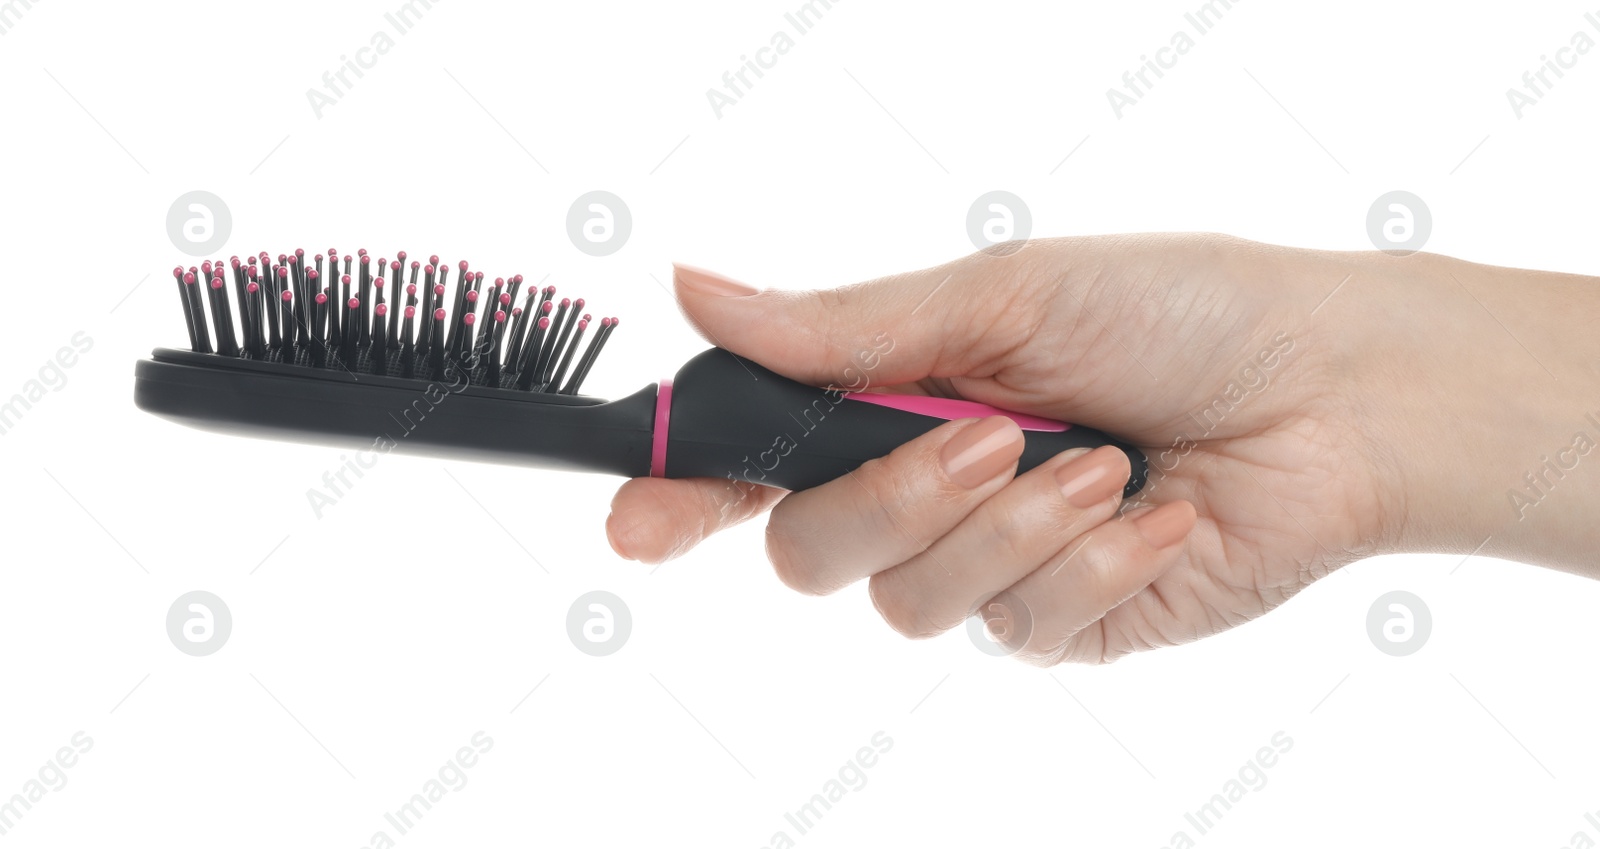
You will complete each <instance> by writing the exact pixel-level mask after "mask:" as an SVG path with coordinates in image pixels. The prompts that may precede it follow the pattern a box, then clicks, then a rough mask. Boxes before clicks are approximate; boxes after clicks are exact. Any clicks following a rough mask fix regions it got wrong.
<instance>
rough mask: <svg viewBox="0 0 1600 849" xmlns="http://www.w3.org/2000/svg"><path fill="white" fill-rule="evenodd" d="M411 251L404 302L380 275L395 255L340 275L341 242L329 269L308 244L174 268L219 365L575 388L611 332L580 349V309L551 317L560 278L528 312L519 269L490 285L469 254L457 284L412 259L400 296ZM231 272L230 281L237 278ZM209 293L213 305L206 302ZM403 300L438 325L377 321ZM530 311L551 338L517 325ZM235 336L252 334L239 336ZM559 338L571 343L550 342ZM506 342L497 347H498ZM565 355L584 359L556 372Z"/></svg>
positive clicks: (399, 259) (192, 327) (201, 341)
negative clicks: (522, 304) (311, 255)
mask: <svg viewBox="0 0 1600 849" xmlns="http://www.w3.org/2000/svg"><path fill="white" fill-rule="evenodd" d="M407 256H408V254H407V253H406V252H405V251H399V252H396V253H395V257H396V260H395V262H394V263H393V266H392V267H393V270H394V274H395V278H394V289H393V292H394V295H393V297H395V298H396V299H399V300H401V301H403V303H395V304H390V303H388V302H387V301H386V299H385V294H386V293H385V289H384V283H385V281H384V278H383V276H382V275H383V272H384V270H385V269H386V268H388V267H390V266H389V261H388V260H387V259H384V258H380V259H378V263H377V266H378V270H377V274H376V275H375V276H372V277H370V278H369V277H368V274H370V273H371V272H370V271H369V269H370V264H371V262H372V257H371V256H370V255H368V254H367V252H366V250H364V249H363V250H360V251H358V252H357V253H356V255H355V256H350V255H346V256H345V257H344V258H343V259H344V269H345V271H349V270H350V269H351V267H352V264H354V265H355V266H356V267H357V268H359V269H360V273H359V279H358V280H352V279H351V275H350V274H349V273H340V267H339V262H340V256H339V254H338V253H337V252H336V251H333V250H329V251H328V255H327V261H328V270H327V273H326V274H323V273H322V271H321V267H322V260H323V257H322V256H321V255H318V256H317V257H316V263H315V265H316V268H308V267H307V263H306V261H305V252H304V251H303V250H300V249H296V250H295V251H294V253H292V254H279V255H278V258H277V261H276V262H274V261H273V259H272V256H271V254H269V253H266V252H262V253H260V254H258V255H257V256H251V257H247V258H246V261H245V262H243V263H241V262H240V261H239V260H238V259H237V258H235V259H233V260H231V264H229V265H224V264H223V263H221V262H220V261H219V262H218V263H216V264H214V265H213V264H212V263H211V262H209V261H208V262H205V263H202V265H201V268H199V269H193V268H191V269H189V270H188V271H185V270H184V269H183V267H182V266H179V267H177V268H175V269H173V276H174V278H175V279H176V280H177V281H178V293H179V295H180V296H181V297H182V299H183V307H184V309H183V313H182V314H183V317H184V320H185V322H186V323H187V325H188V327H187V329H188V331H189V341H190V349H191V350H192V351H193V352H194V353H195V354H200V355H206V356H209V357H213V358H216V360H218V361H225V360H230V359H232V360H243V361H247V362H252V363H257V364H261V365H264V366H270V367H273V368H274V370H278V371H281V372H282V373H283V374H285V375H296V374H298V375H301V376H307V377H309V376H312V375H313V373H315V372H327V373H335V374H341V375H347V376H349V377H351V378H356V379H360V378H361V377H363V376H366V375H374V376H384V377H389V378H394V377H396V376H399V377H400V378H401V379H413V380H418V381H428V380H442V379H446V378H447V377H449V376H451V375H460V376H461V378H462V379H464V381H465V383H466V385H468V386H474V387H484V388H487V389H505V390H512V391H518V392H526V393H533V394H542V395H568V396H575V395H577V394H578V390H579V388H580V387H581V386H582V383H583V380H584V378H585V377H586V376H587V374H588V371H589V368H590V367H592V366H593V364H594V359H595V357H596V356H598V354H599V352H600V348H601V346H603V345H604V344H605V342H606V339H607V338H608V336H609V334H608V335H606V336H601V335H596V336H593V337H592V338H591V339H590V340H589V343H588V347H587V348H584V349H581V350H580V348H579V346H580V344H581V342H582V339H581V337H580V336H579V335H578V334H576V333H572V332H571V331H572V330H573V329H574V327H575V326H576V325H577V323H578V317H577V313H576V311H572V312H571V313H570V314H569V315H567V316H565V317H563V316H561V315H559V314H558V315H556V316H555V317H554V318H550V316H551V307H552V304H551V300H552V298H553V297H554V295H555V287H554V286H547V287H545V288H544V289H536V288H530V289H529V292H528V294H529V298H530V300H531V299H532V298H533V297H535V291H537V292H539V293H540V295H541V296H542V303H541V304H540V307H539V311H538V312H537V313H533V314H531V316H530V314H529V313H528V312H526V311H510V312H507V311H506V310H507V308H508V307H509V306H510V304H511V300H512V295H511V293H510V292H508V291H504V290H505V288H506V286H507V283H508V282H509V283H510V284H511V285H513V286H520V285H521V283H522V275H520V274H516V275H511V276H509V277H497V278H493V279H494V283H493V285H491V286H488V287H485V286H484V274H483V272H481V271H472V272H469V271H468V268H469V266H468V263H467V261H466V260H460V261H459V262H457V263H456V268H457V269H458V273H457V274H455V275H454V278H455V279H454V280H451V279H450V278H451V277H452V275H451V268H450V265H449V264H448V263H441V262H440V261H439V257H438V255H432V256H430V257H429V264H428V265H427V266H426V268H423V267H422V266H421V265H420V263H418V262H412V263H411V267H412V271H413V282H412V283H411V284H409V285H407V286H405V288H404V292H403V294H402V293H401V289H400V279H399V274H400V271H401V264H402V263H404V261H405V259H406V257H407ZM258 258H259V263H260V266H259V267H260V269H261V271H260V273H259V274H258V272H257V270H256V269H257V262H258ZM419 269H420V270H421V271H422V272H423V274H422V276H423V279H422V282H421V285H418V284H417V283H416V282H415V275H416V272H417V271H418V270H419ZM229 271H231V272H232V281H233V285H232V286H229V285H228V280H227V278H228V276H229V274H228V272H229ZM251 281H255V282H251ZM207 282H209V286H207V287H206V288H208V289H210V290H211V294H210V295H209V296H207V297H202V298H196V297H195V296H194V295H193V294H192V293H191V292H190V291H189V289H190V288H192V287H193V285H194V284H195V283H201V284H205V283H207ZM363 286H365V287H366V289H365V291H363ZM419 294H420V299H419ZM208 300H209V301H210V306H209V309H208V308H207V307H206V304H205V302H206V301H208ZM234 300H237V302H238V303H234V302H233V301H234ZM570 302H571V301H570V299H562V301H561V305H562V306H563V307H565V306H566V305H567V304H569V303H570ZM578 303H579V304H582V303H583V301H582V300H579V301H578ZM271 304H281V307H279V306H269V305H271ZM338 304H345V305H347V306H348V310H339V309H333V308H330V307H332V306H335V305H338ZM401 307H404V313H405V315H406V317H408V318H409V317H412V316H414V315H417V314H420V315H423V316H427V315H430V314H431V315H433V317H434V321H432V322H428V321H421V322H400V321H398V320H396V321H379V320H377V319H383V318H385V317H387V316H389V315H390V313H391V312H392V311H394V310H398V309H400V308H401ZM530 317H539V321H538V328H537V329H538V330H541V331H548V332H547V333H545V334H543V336H544V337H545V338H544V339H539V338H536V337H537V336H538V335H539V334H536V333H535V332H534V331H533V330H532V329H530V328H527V327H522V326H519V325H521V324H528V323H531V322H529V319H530ZM585 318H587V316H585ZM508 321H509V324H508V327H507V332H505V333H504V334H501V333H496V332H481V333H475V332H474V331H475V330H476V329H477V328H478V327H480V326H485V325H487V326H489V327H490V328H491V330H492V328H493V327H494V326H495V325H498V324H502V323H507V322H508ZM236 330H237V333H236ZM236 336H242V337H243V339H242V340H241V341H237V342H236V341H235V340H236ZM502 336H503V337H504V338H503V339H502V338H501V337H502ZM569 336H570V341H567V339H568V337H569ZM211 338H215V339H217V340H219V342H223V343H225V344H219V345H218V346H217V348H216V351H215V352H214V351H213V350H212V347H211V344H210V341H209V340H210V339H211ZM558 338H559V339H561V340H562V341H565V342H566V344H567V347H566V348H565V349H563V350H552V348H554V347H555V346H554V341H555V340H556V339H558ZM497 340H498V341H499V342H500V344H495V343H496V341H497ZM541 342H543V343H544V344H545V346H546V348H545V350H543V351H542V352H541V351H540V350H538V349H537V348H536V347H535V346H537V345H539V344H540V343H541ZM562 362H571V363H574V364H578V365H579V368H578V369H576V370H574V371H572V373H571V374H570V375H568V374H567V373H566V372H567V369H566V368H559V369H558V368H556V366H557V364H558V363H562ZM218 364H219V365H221V364H222V363H221V362H219V363H218Z"/></svg>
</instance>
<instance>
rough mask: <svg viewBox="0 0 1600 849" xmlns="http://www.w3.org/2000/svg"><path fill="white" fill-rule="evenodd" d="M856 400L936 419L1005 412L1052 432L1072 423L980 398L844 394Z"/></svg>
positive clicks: (1022, 423) (1033, 427)
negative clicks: (1034, 414) (990, 403)
mask: <svg viewBox="0 0 1600 849" xmlns="http://www.w3.org/2000/svg"><path fill="white" fill-rule="evenodd" d="M844 397H846V398H851V399H854V400H856V401H865V402H867V403H868V404H877V405H878V406H880V407H889V408H891V409H895V410H904V411H906V412H908V413H916V414H917V415H919V416H932V417H933V418H936V419H948V420H952V421H953V420H955V419H966V418H983V417H985V416H1005V417H1006V418H1008V419H1010V420H1012V421H1014V422H1016V423H1017V427H1020V428H1022V429H1023V430H1038V431H1046V432H1050V433H1060V432H1061V431H1063V430H1066V429H1067V428H1070V427H1072V425H1069V424H1067V423H1066V422H1058V421H1056V420H1055V419H1047V418H1044V417H1042V416H1030V415H1028V414H1027V413H1013V412H1011V411H1010V410H1002V409H1000V408H999V407H991V406H989V405H988V404H980V403H978V402H977V401H962V400H959V399H956V398H933V397H930V396H927V395H882V394H876V393H872V392H851V393H850V394H848V395H846V396H844Z"/></svg>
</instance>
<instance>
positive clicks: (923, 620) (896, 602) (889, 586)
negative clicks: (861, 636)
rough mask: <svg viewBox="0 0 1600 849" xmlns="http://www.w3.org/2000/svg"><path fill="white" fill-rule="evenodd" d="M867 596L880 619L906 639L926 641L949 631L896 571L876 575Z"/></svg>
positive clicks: (869, 586)
mask: <svg viewBox="0 0 1600 849" xmlns="http://www.w3.org/2000/svg"><path fill="white" fill-rule="evenodd" d="M867 594H868V595H869V596H870V597H871V598H872V606H873V607H875V608H877V610H878V615H879V616H882V617H883V621H885V622H887V623H888V624H889V627H890V628H893V629H894V630H895V632H896V633H898V634H900V635H901V636H902V637H907V638H909V639H913V640H925V639H927V638H929V637H935V636H938V635H939V634H942V633H944V631H945V630H946V629H945V628H943V627H940V626H939V625H938V624H937V623H935V622H934V621H933V620H932V619H931V618H929V616H928V613H927V609H926V608H925V607H923V606H922V605H921V604H919V603H918V600H917V598H916V596H915V595H914V594H912V593H910V592H908V591H907V590H906V587H905V584H904V579H903V578H901V577H900V575H899V573H898V572H897V571H896V570H894V569H890V570H888V571H886V572H879V573H878V574H876V575H873V576H872V579H871V580H869V581H868V582H867Z"/></svg>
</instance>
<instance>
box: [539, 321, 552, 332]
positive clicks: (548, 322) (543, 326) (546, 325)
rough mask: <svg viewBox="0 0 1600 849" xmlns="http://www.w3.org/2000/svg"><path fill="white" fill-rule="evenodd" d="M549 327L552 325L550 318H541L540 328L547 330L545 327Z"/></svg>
mask: <svg viewBox="0 0 1600 849" xmlns="http://www.w3.org/2000/svg"><path fill="white" fill-rule="evenodd" d="M549 327H550V319H548V318H541V319H539V329H540V330H545V329H548V328H549Z"/></svg>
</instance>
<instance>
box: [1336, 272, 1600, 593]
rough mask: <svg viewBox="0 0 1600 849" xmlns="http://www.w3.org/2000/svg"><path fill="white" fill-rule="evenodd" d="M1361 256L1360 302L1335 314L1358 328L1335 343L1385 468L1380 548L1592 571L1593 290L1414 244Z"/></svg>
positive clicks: (1599, 291)
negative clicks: (1407, 253)
mask: <svg viewBox="0 0 1600 849" xmlns="http://www.w3.org/2000/svg"><path fill="white" fill-rule="evenodd" d="M1366 262H1367V265H1366V268H1365V270H1364V272H1362V273H1358V275H1357V276H1358V277H1365V278H1368V279H1367V280H1365V281H1363V283H1362V285H1360V286H1359V287H1358V292H1359V293H1360V294H1362V295H1363V296H1364V297H1360V298H1350V299H1349V301H1347V302H1346V305H1345V306H1344V307H1343V308H1342V309H1341V310H1340V312H1341V314H1342V315H1343V316H1345V317H1346V319H1347V320H1350V321H1352V322H1355V323H1357V324H1359V326H1360V327H1361V329H1360V330H1356V331H1355V332H1349V333H1343V334H1342V338H1343V340H1344V342H1343V344H1341V346H1340V347H1341V349H1342V356H1343V357H1344V358H1345V360H1346V361H1347V362H1348V363H1349V364H1350V366H1351V367H1350V369H1349V373H1350V375H1351V378H1352V379H1351V380H1350V381H1347V388H1348V391H1349V393H1350V396H1351V397H1350V398H1349V400H1348V407H1349V408H1350V409H1352V410H1355V411H1357V414H1358V417H1359V419H1360V422H1359V425H1358V426H1359V427H1361V428H1363V429H1364V430H1366V431H1367V432H1368V433H1369V435H1370V437H1369V438H1370V442H1371V444H1372V449H1373V450H1372V454H1373V459H1374V467H1375V471H1376V474H1377V476H1378V477H1379V478H1380V479H1385V478H1386V480H1384V482H1383V483H1382V484H1381V486H1382V488H1383V489H1384V490H1385V496H1386V497H1385V498H1384V499H1383V500H1384V502H1385V508H1384V509H1385V512H1386V516H1385V517H1384V520H1383V521H1382V522H1381V523H1380V525H1381V527H1382V528H1383V530H1382V539H1381V540H1380V542H1379V548H1380V550H1386V551H1438V552H1455V553H1461V554H1467V553H1470V552H1475V551H1476V552H1478V553H1481V554H1485V555H1491V556H1498V557H1505V558H1508V559H1515V560H1521V561H1524V562H1531V563H1537V564H1540V565H1546V566H1551V567H1555V568H1562V569H1567V570H1569V571H1580V572H1583V571H1589V572H1592V571H1593V570H1594V566H1593V564H1592V558H1591V557H1590V556H1589V554H1590V553H1591V552H1593V551H1595V550H1596V549H1597V548H1600V523H1596V522H1594V521H1593V518H1592V517H1593V515H1594V512H1595V508H1596V506H1597V505H1600V370H1597V368H1596V366H1597V365H1600V334H1596V333H1594V332H1593V331H1592V328H1594V327H1595V322H1597V321H1600V285H1597V283H1596V281H1594V280H1593V279H1591V278H1583V277H1578V276H1575V275H1562V274H1548V273H1542V272H1529V271H1521V270H1516V269H1506V268H1496V267H1490V266H1483V265H1476V264H1473V263H1469V262H1464V261H1460V260H1454V259H1449V258H1447V257H1440V256H1434V255H1425V254H1417V255H1413V256H1411V257H1406V258H1403V259H1396V258H1392V257H1387V256H1384V255H1381V254H1373V255H1368V256H1367V257H1366ZM1350 283H1351V285H1357V281H1356V280H1355V279H1352V280H1351V281H1350ZM1345 294H1357V293H1345ZM1358 301H1359V303H1358ZM1330 306H1331V304H1330Z"/></svg>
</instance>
